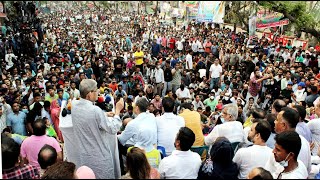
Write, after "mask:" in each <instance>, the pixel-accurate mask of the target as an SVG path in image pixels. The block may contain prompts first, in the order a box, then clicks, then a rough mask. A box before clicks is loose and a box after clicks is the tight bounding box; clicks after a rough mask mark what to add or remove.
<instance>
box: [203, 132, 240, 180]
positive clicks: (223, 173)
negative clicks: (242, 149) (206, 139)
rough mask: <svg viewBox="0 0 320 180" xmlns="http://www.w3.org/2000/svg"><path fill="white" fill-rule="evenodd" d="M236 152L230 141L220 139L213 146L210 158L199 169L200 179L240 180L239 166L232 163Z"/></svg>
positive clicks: (223, 138)
mask: <svg viewBox="0 0 320 180" xmlns="http://www.w3.org/2000/svg"><path fill="white" fill-rule="evenodd" d="M233 156H234V151H233V149H232V146H231V143H230V141H229V140H228V139H227V138H225V137H219V138H217V140H216V141H215V143H214V144H213V145H212V148H211V150H210V158H208V159H207V160H206V161H204V162H203V164H202V165H201V167H200V169H199V173H198V179H238V177H237V176H238V173H239V171H238V168H237V164H235V163H234V162H233V161H232V158H233Z"/></svg>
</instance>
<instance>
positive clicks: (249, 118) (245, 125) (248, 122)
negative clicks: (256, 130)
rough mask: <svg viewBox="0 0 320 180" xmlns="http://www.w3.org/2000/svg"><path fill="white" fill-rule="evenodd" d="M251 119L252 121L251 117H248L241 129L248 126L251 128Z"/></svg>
mask: <svg viewBox="0 0 320 180" xmlns="http://www.w3.org/2000/svg"><path fill="white" fill-rule="evenodd" d="M251 119H252V115H251V116H249V117H248V118H247V119H246V121H245V122H244V123H243V127H244V128H245V127H248V126H251V125H252V124H253V123H252V121H251Z"/></svg>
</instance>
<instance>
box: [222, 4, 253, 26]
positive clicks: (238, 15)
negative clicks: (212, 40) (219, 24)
mask: <svg viewBox="0 0 320 180" xmlns="http://www.w3.org/2000/svg"><path fill="white" fill-rule="evenodd" d="M253 7H254V3H253V2H252V1H227V2H226V7H225V12H226V14H225V18H224V21H225V22H226V23H231V24H234V26H235V27H236V26H237V25H240V26H242V28H243V29H245V30H246V31H248V21H249V16H250V14H251V13H252V10H253Z"/></svg>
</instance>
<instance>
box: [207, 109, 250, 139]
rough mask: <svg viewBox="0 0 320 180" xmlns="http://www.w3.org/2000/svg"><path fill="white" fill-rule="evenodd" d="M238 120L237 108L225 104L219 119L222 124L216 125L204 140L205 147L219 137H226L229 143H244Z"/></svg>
mask: <svg viewBox="0 0 320 180" xmlns="http://www.w3.org/2000/svg"><path fill="white" fill-rule="evenodd" d="M237 118H238V106H237V105H236V104H227V105H225V106H224V108H223V110H222V115H221V116H220V119H221V121H222V124H219V125H216V126H215V127H214V128H213V130H212V131H211V132H210V134H209V135H208V136H206V137H205V138H204V141H205V144H206V145H212V144H213V143H214V142H215V141H216V139H217V138H218V137H220V136H224V137H226V138H227V139H228V140H229V141H230V142H231V143H235V142H239V143H240V142H244V131H243V126H242V124H241V123H240V122H239V121H236V120H237Z"/></svg>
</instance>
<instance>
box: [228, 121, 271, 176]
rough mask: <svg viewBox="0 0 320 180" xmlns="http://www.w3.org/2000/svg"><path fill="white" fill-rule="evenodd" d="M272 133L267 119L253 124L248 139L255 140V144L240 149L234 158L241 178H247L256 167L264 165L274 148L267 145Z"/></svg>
mask: <svg viewBox="0 0 320 180" xmlns="http://www.w3.org/2000/svg"><path fill="white" fill-rule="evenodd" d="M270 134H271V126H270V124H269V123H268V122H267V121H264V120H260V121H258V122H255V123H253V124H252V126H251V130H250V132H249V134H248V140H249V141H251V142H253V145H252V146H250V147H247V148H241V149H239V150H238V151H237V153H236V154H235V156H234V158H233V162H235V163H236V164H237V165H238V168H239V175H238V178H239V179H244V178H246V177H247V175H248V173H249V172H250V171H251V169H253V168H255V167H263V166H264V165H265V162H266V161H267V160H268V159H269V157H270V156H271V155H272V149H271V148H269V147H268V146H267V145H266V141H267V140H268V138H269V136H270ZM257 158H258V159H257Z"/></svg>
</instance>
